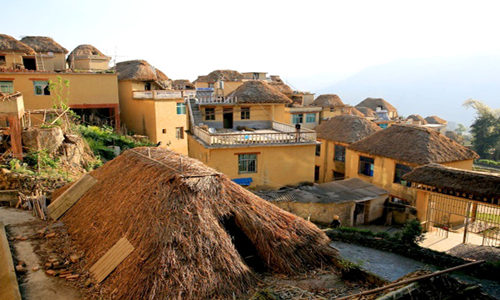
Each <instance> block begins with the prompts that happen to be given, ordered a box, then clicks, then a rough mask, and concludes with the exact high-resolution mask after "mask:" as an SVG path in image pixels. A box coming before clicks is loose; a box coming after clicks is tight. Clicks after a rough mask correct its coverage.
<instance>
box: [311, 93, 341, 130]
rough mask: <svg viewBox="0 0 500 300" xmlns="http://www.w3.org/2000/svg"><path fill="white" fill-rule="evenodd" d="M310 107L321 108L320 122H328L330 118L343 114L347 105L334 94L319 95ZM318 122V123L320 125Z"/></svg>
mask: <svg viewBox="0 0 500 300" xmlns="http://www.w3.org/2000/svg"><path fill="white" fill-rule="evenodd" d="M311 105H312V106H317V107H321V109H322V110H321V113H320V120H321V121H324V120H328V119H330V118H332V117H335V116H339V115H342V114H344V109H345V108H346V107H347V105H345V104H344V102H342V100H341V99H340V97H339V96H338V95H335V94H324V95H319V96H318V97H317V98H316V99H315V100H314V101H313V102H312V103H311ZM321 121H320V123H321Z"/></svg>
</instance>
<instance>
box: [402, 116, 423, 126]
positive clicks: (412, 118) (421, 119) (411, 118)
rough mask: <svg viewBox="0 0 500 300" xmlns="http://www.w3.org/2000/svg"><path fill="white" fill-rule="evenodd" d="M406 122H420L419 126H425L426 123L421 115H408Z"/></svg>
mask: <svg viewBox="0 0 500 300" xmlns="http://www.w3.org/2000/svg"><path fill="white" fill-rule="evenodd" d="M406 120H412V121H414V122H420V125H425V124H427V121H426V120H425V119H424V117H422V116H421V115H417V114H415V115H409V116H408V118H406Z"/></svg>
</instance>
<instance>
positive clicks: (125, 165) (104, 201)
mask: <svg viewBox="0 0 500 300" xmlns="http://www.w3.org/2000/svg"><path fill="white" fill-rule="evenodd" d="M149 157H150V158H149ZM91 175H92V176H94V177H95V178H97V179H98V180H99V182H98V183H97V184H96V185H94V187H93V188H92V189H91V190H89V191H88V192H87V193H86V194H85V195H84V196H83V197H82V198H81V199H80V200H79V201H78V202H77V203H76V204H75V205H74V206H73V207H72V208H71V209H70V210H69V211H68V212H67V213H66V216H65V217H64V218H63V220H64V222H65V223H66V224H67V226H68V227H69V233H70V235H71V236H72V237H73V238H74V239H75V240H76V243H77V245H78V246H79V247H81V249H82V250H84V251H85V253H86V256H87V262H88V266H87V267H90V266H91V265H92V264H94V263H95V262H96V261H97V260H98V259H99V258H100V257H101V256H102V255H103V254H104V253H105V252H106V251H107V250H108V249H109V248H110V247H112V246H113V244H114V243H115V242H116V241H117V240H118V239H120V238H121V237H123V236H125V237H126V238H127V239H128V240H129V241H130V242H131V243H132V245H133V246H134V247H135V250H134V251H133V252H132V254H130V255H129V256H128V257H127V258H126V259H125V260H124V261H123V262H122V263H121V264H120V265H119V266H118V267H117V269H116V270H115V271H114V272H113V273H111V275H110V276H109V277H108V278H107V279H106V280H105V281H104V282H103V284H104V286H105V287H106V288H108V289H109V290H116V291H117V292H116V294H115V296H116V297H118V298H120V299H164V298H167V299H171V298H210V297H230V296H232V295H233V293H234V294H236V295H238V294H240V293H242V292H244V291H246V290H247V289H248V288H249V287H250V286H251V285H252V284H253V283H254V281H255V279H254V276H253V275H252V274H253V273H252V270H251V269H250V268H249V267H248V266H247V264H246V263H245V261H244V259H242V257H241V256H240V253H239V252H238V250H237V248H238V245H236V246H235V244H234V242H233V239H232V237H231V235H229V234H228V231H227V229H226V228H225V227H224V224H225V220H228V219H231V220H233V222H234V224H235V225H236V227H237V228H238V230H240V231H241V232H242V233H243V234H244V236H245V237H246V238H247V239H248V240H249V241H250V242H251V245H250V246H251V247H254V248H255V250H256V253H257V255H258V257H259V258H260V260H261V261H262V263H263V265H264V266H265V267H266V268H267V269H268V270H269V271H273V272H279V273H284V274H294V273H298V272H302V271H305V270H308V269H311V268H316V267H320V266H323V265H329V264H331V263H332V262H335V258H336V257H337V252H336V251H335V250H334V249H332V248H330V247H329V246H328V242H329V240H328V238H327V237H326V235H325V234H324V233H323V232H322V231H320V230H319V229H318V228H317V227H315V226H314V225H313V224H311V223H309V222H306V221H305V220H303V219H301V218H299V217H296V216H294V215H292V214H290V213H287V212H285V211H283V210H281V209H279V208H277V207H275V206H274V205H272V204H270V203H268V202H266V201H265V200H263V199H261V198H259V197H257V196H255V195H254V194H252V193H251V192H249V191H247V190H245V189H243V188H242V187H240V186H238V185H237V184H235V183H233V182H232V181H230V180H229V179H228V178H227V177H226V176H225V175H222V174H219V173H217V172H216V171H215V170H213V169H210V168H208V167H206V166H205V165H203V164H202V163H201V162H199V161H197V160H194V159H191V158H188V157H185V156H182V155H180V154H176V153H175V152H171V151H169V150H165V149H159V148H135V149H133V150H128V151H126V152H124V153H123V154H122V155H121V156H119V157H117V158H116V159H114V160H113V161H111V162H108V163H107V164H106V165H104V166H103V167H101V168H99V169H98V170H95V171H93V172H92V173H91ZM236 240H237V239H235V241H236Z"/></svg>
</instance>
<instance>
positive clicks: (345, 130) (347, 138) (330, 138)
mask: <svg viewBox="0 0 500 300" xmlns="http://www.w3.org/2000/svg"><path fill="white" fill-rule="evenodd" d="M379 130H381V129H380V127H378V126H377V125H376V124H375V123H373V122H371V121H368V120H367V119H365V118H363V117H360V116H354V115H339V116H335V117H333V118H331V119H329V120H328V121H324V122H323V123H321V124H320V125H319V126H318V127H316V133H317V140H318V142H320V143H321V144H319V145H317V146H316V163H315V172H314V173H315V175H314V176H315V178H314V179H315V181H316V182H319V183H322V182H328V181H332V180H341V179H344V178H345V172H346V170H345V164H346V161H347V160H348V159H349V158H348V157H347V154H348V153H347V152H346V148H347V147H348V146H349V145H350V144H352V143H355V142H357V141H359V140H361V139H364V138H365V137H367V136H370V135H371V134H373V133H375V132H377V131H379Z"/></svg>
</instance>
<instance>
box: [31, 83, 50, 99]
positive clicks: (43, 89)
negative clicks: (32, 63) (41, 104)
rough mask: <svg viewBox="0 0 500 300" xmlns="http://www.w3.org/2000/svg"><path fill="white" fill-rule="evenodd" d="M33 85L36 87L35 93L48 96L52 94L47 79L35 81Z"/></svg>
mask: <svg viewBox="0 0 500 300" xmlns="http://www.w3.org/2000/svg"><path fill="white" fill-rule="evenodd" d="M33 86H34V87H35V95H37V96H46V95H50V90H49V83H48V82H47V81H44V80H42V81H33Z"/></svg>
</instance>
